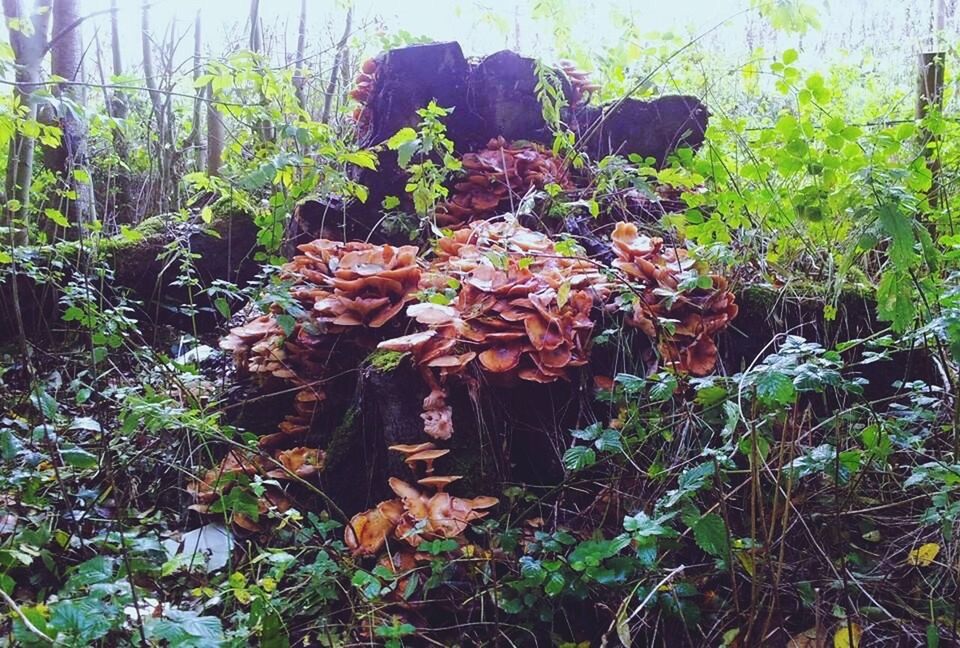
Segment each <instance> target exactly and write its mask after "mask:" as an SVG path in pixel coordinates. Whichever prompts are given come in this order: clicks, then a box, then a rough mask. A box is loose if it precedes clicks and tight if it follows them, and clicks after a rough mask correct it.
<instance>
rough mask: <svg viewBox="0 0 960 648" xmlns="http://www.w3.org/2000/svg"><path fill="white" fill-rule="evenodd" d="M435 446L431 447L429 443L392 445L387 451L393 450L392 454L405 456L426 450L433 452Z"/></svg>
mask: <svg viewBox="0 0 960 648" xmlns="http://www.w3.org/2000/svg"><path fill="white" fill-rule="evenodd" d="M436 447H437V446H435V445H433V444H432V443H430V442H429V441H427V442H425V443H410V444H402V443H401V444H397V445H392V446H389V447H388V448H387V450H393V451H394V452H399V453H401V454H405V455H408V456H409V455H414V454H417V453H419V452H424V451H426V450H433V449H434V448H436Z"/></svg>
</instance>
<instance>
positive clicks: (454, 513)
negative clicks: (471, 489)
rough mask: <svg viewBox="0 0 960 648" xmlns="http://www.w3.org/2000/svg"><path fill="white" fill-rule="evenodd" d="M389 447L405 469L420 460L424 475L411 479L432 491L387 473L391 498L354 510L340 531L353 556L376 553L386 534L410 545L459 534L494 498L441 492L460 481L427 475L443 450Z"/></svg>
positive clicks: (454, 477)
mask: <svg viewBox="0 0 960 648" xmlns="http://www.w3.org/2000/svg"><path fill="white" fill-rule="evenodd" d="M390 450H393V451H395V452H399V453H401V454H403V455H404V456H405V457H406V459H405V460H406V463H407V464H408V465H410V466H411V467H415V466H419V465H420V464H423V467H424V471H425V473H426V476H425V477H423V478H422V479H420V480H418V481H417V483H418V484H419V485H420V486H422V487H424V488H427V489H430V490H432V493H429V492H428V493H425V492H423V491H422V490H421V489H420V488H417V487H416V486H413V485H411V484H408V483H407V482H405V481H403V480H401V479H397V478H396V477H391V478H390V480H389V484H390V489H391V490H393V492H394V493H395V494H396V496H397V497H396V498H394V499H389V500H385V501H383V502H380V503H379V504H377V505H376V506H375V507H373V508H372V509H369V510H366V511H363V512H361V513H357V514H356V515H355V516H353V518H352V519H351V520H350V524H349V525H348V526H347V528H346V530H345V531H344V542H345V543H346V545H347V547H348V548H350V550H351V551H353V553H354V554H355V555H376V554H378V553H380V550H381V549H383V547H384V546H385V545H386V543H387V540H388V539H389V538H391V537H393V538H394V539H396V540H398V541H402V542H405V543H406V544H407V545H409V546H410V547H414V548H416V547H418V546H420V544H421V543H422V542H423V541H424V540H435V539H449V538H459V537H461V536H462V535H463V533H464V531H466V530H467V528H468V527H469V526H470V523H471V522H473V521H474V520H479V519H480V518H482V517H484V516H485V515H486V514H487V512H486V509H489V508H492V507H493V506H496V505H497V503H498V501H499V500H497V498H495V497H474V498H472V499H465V498H460V497H454V496H453V495H450V494H449V493H447V492H446V491H445V490H444V489H445V488H446V487H447V486H449V485H450V484H451V483H453V482H455V481H457V480H458V479H460V476H459V475H450V476H439V475H433V474H432V473H433V462H434V460H436V459H437V458H439V457H441V456H443V455H445V454H447V453H448V452H449V450H441V449H439V448H437V447H436V446H434V445H433V444H432V443H420V444H416V445H396V446H390Z"/></svg>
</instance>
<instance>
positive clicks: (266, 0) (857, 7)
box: [84, 0, 956, 61]
mask: <svg viewBox="0 0 960 648" xmlns="http://www.w3.org/2000/svg"><path fill="white" fill-rule="evenodd" d="M807 1H808V2H809V4H812V5H813V6H815V7H816V8H817V9H818V10H819V11H820V15H821V20H822V22H823V29H821V30H820V31H818V32H816V33H811V34H808V35H807V36H805V37H803V39H798V37H795V36H794V37H788V38H789V39H792V40H793V41H794V42H788V43H786V45H785V46H796V45H800V46H801V48H800V49H803V48H804V47H806V48H807V49H815V50H819V51H821V52H823V51H830V50H831V49H833V47H834V46H835V45H839V46H841V47H847V48H852V49H856V48H858V47H860V46H870V47H873V48H876V47H883V46H889V47H899V48H906V49H908V50H913V51H916V50H917V49H919V47H920V42H919V38H920V34H919V33H920V32H925V31H926V30H925V29H924V28H925V27H926V26H928V25H929V24H930V15H931V5H932V2H933V1H934V0H831V1H830V2H827V1H826V0H807ZM947 2H948V3H949V2H950V0H947ZM140 4H141V2H140V0H119V5H120V20H121V22H122V25H123V32H124V34H129V37H128V38H126V39H125V41H124V45H125V47H126V48H128V50H129V54H128V56H127V59H128V60H129V61H137V60H139V56H138V52H139V10H140ZM538 4H540V3H539V2H538V1H536V0H534V1H532V2H530V1H528V2H518V1H517V0H412V1H411V0H402V1H397V0H388V1H385V0H358V1H357V2H356V4H355V6H356V11H355V25H358V26H359V25H367V28H368V29H370V30H373V31H376V30H377V26H379V27H380V28H385V29H386V30H387V31H391V32H393V31H397V30H401V29H402V30H406V31H408V32H410V33H411V34H414V35H425V36H429V37H431V38H433V39H435V40H459V41H460V42H461V44H462V45H463V47H464V52H465V53H466V54H468V55H481V54H486V53H490V52H492V51H496V50H498V49H502V48H504V47H508V46H509V47H514V45H515V43H514V40H515V34H514V27H515V25H517V24H519V27H520V47H521V49H523V50H525V51H526V52H527V53H530V54H548V53H549V52H545V51H544V48H545V45H546V44H548V43H551V42H552V41H553V38H552V35H541V34H539V33H538V29H540V28H539V27H538V26H537V25H536V24H535V23H533V22H532V21H531V20H530V18H529V16H530V14H531V12H532V11H533V10H534V9H535V7H536V6H537V5H538ZM544 4H546V5H547V6H549V5H550V4H552V3H549V2H548V3H544ZM109 5H110V1H109V0H86V1H85V2H84V9H85V10H87V11H95V10H98V9H105V8H108V7H109ZM569 6H571V7H576V8H577V9H575V10H574V13H575V21H574V24H573V25H572V27H573V35H574V38H575V39H576V40H577V41H578V42H579V43H581V44H583V45H584V46H585V47H586V48H587V49H593V48H594V47H597V46H602V45H604V44H607V43H609V42H610V40H611V39H616V38H618V37H619V35H620V33H621V28H622V26H623V25H624V24H626V22H627V21H631V20H632V21H633V22H634V23H635V24H636V25H638V26H640V27H641V29H642V30H643V31H661V32H662V31H678V32H680V33H684V34H700V33H702V32H704V31H706V30H708V29H710V28H712V27H714V26H715V25H717V24H718V23H720V22H722V21H724V20H727V19H730V20H729V21H728V22H727V23H725V24H724V26H723V27H722V28H721V29H719V30H717V31H716V32H714V33H713V34H712V35H711V38H710V39H709V41H710V46H711V47H723V48H724V49H725V50H728V51H727V52H725V53H732V52H731V51H730V50H734V51H735V50H737V49H739V50H742V51H743V52H744V53H746V52H747V51H748V46H747V42H746V38H745V34H746V32H747V30H748V29H749V28H750V26H751V25H756V23H757V20H756V11H749V10H747V8H748V7H749V6H750V2H749V0H670V1H667V2H665V1H664V0H570V2H569ZM299 8H300V0H261V15H262V19H263V22H264V25H265V27H266V30H267V32H268V34H270V33H272V34H274V35H275V36H276V37H277V38H278V39H279V38H282V37H283V36H286V44H285V45H283V44H281V43H277V45H279V47H278V48H277V50H278V51H284V49H286V51H290V50H292V49H293V48H294V47H295V44H296V23H297V16H298V14H299ZM197 9H201V10H202V12H203V18H204V25H205V32H206V37H205V41H206V42H207V44H208V46H209V47H210V51H211V52H217V51H218V50H219V49H221V48H222V45H223V43H224V42H225V41H226V35H227V34H239V33H242V32H243V30H245V22H246V19H247V12H248V10H249V2H248V1H247V0H207V1H204V0H156V2H154V4H153V6H152V14H153V25H154V30H155V31H159V30H161V29H162V28H163V27H164V26H165V25H167V24H168V23H169V21H170V20H172V19H174V18H176V19H177V20H178V24H179V25H181V26H182V28H183V29H184V30H186V29H187V26H188V24H189V23H190V22H191V21H192V19H193V16H194V14H195V12H196V11H197ZM308 14H309V15H310V21H309V23H310V30H309V33H310V39H309V40H310V42H311V44H312V45H314V46H315V48H317V49H320V48H323V47H327V46H329V44H330V42H331V40H333V39H335V38H336V37H337V36H339V31H340V30H341V29H342V20H343V18H342V17H343V14H344V3H343V2H342V1H338V0H308ZM731 17H733V18H732V19H731ZM331 18H333V19H332V20H331ZM106 21H107V17H106V16H104V17H102V19H97V20H96V21H95V22H94V23H93V24H92V25H89V26H87V27H86V29H85V31H86V35H87V36H89V35H91V34H92V32H93V29H95V27H96V25H100V29H101V30H106V29H108V27H107V22H106ZM950 22H951V23H952V22H955V21H950ZM955 29H956V27H955V25H952V24H951V25H950V28H949V31H953V30H955ZM505 32H506V33H505ZM886 35H889V36H892V37H898V38H900V39H901V42H898V43H892V42H885V37H886ZM925 35H926V34H924V36H925ZM904 37H906V40H907V41H908V42H902V40H903V38H904ZM871 41H872V42H871ZM777 44H778V45H779V44H780V43H779V42H778V43H777ZM190 46H191V43H190V39H189V38H187V39H186V40H185V41H184V43H183V48H184V53H185V54H187V53H188V51H189V48H190Z"/></svg>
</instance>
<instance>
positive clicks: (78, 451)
mask: <svg viewBox="0 0 960 648" xmlns="http://www.w3.org/2000/svg"><path fill="white" fill-rule="evenodd" d="M60 458H61V459H63V462H64V463H65V464H67V465H68V466H70V467H71V468H76V469H78V470H86V469H87V468H95V467H96V466H97V464H98V463H99V459H98V458H97V455H95V454H91V453H89V452H87V451H86V450H84V449H83V448H63V449H61V450H60Z"/></svg>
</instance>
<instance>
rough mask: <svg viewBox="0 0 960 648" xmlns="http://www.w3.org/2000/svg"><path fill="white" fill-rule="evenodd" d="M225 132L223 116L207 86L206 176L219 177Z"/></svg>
mask: <svg viewBox="0 0 960 648" xmlns="http://www.w3.org/2000/svg"><path fill="white" fill-rule="evenodd" d="M225 131H226V129H225V128H224V125H223V116H222V115H221V114H220V111H219V110H218V109H217V104H216V102H215V101H214V95H213V88H212V87H210V86H207V175H209V176H218V175H220V165H221V164H223V143H224V139H225V137H226V132H225Z"/></svg>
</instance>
